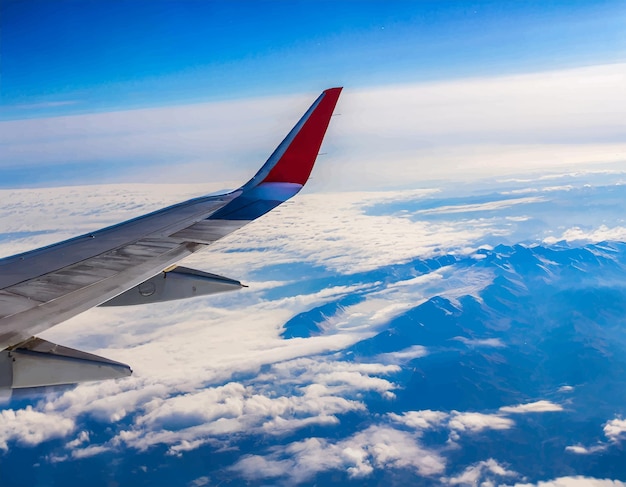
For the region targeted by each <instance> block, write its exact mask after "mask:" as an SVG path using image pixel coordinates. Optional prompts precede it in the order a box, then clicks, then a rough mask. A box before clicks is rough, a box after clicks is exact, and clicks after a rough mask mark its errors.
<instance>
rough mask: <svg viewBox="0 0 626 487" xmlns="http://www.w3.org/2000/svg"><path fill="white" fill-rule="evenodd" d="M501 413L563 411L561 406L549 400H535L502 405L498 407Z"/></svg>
mask: <svg viewBox="0 0 626 487" xmlns="http://www.w3.org/2000/svg"><path fill="white" fill-rule="evenodd" d="M500 411H501V412H503V413H512V414H525V413H547V412H556V411H563V406H561V405H560V404H554V403H553V402H550V401H545V400H542V401H535V402H529V403H526V404H518V405H517V406H503V407H501V408H500Z"/></svg>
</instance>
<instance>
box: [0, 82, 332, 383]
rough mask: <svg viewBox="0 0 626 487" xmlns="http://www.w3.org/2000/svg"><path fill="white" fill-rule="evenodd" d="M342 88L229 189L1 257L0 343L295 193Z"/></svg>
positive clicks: (100, 299) (123, 287) (158, 267)
mask: <svg viewBox="0 0 626 487" xmlns="http://www.w3.org/2000/svg"><path fill="white" fill-rule="evenodd" d="M340 93H341V88H331V89H329V90H326V91H324V92H323V93H322V94H321V95H320V96H319V97H318V98H317V100H315V102H314V103H313V105H311V107H310V108H309V110H308V111H307V112H306V113H305V114H304V116H303V117H302V118H301V119H300V121H299V122H298V123H297V124H296V125H295V126H294V128H293V129H292V130H291V132H289V134H288V135H287V137H285V139H284V140H283V141H282V142H281V144H280V145H279V146H278V147H277V148H276V150H275V151H274V152H273V153H272V155H271V156H270V157H269V159H268V160H267V162H266V163H265V164H264V165H263V166H262V167H261V169H260V170H259V171H258V172H257V174H256V175H255V176H254V177H253V178H252V179H251V180H250V181H248V182H247V183H246V184H244V185H243V186H242V187H241V188H239V189H237V190H235V191H233V192H231V193H227V194H223V195H217V196H204V197H200V198H195V199H192V200H189V201H185V202H183V203H179V204H177V205H173V206H170V207H168V208H164V209H162V210H158V211H156V212H153V213H150V214H148V215H144V216H141V217H138V218H135V219H133V220H129V221H126V222H124V223H120V224H118V225H114V226H112V227H108V228H105V229H102V230H99V231H97V232H93V233H90V234H87V235H82V236H80V237H76V238H73V239H70V240H66V241H64V242H60V243H57V244H54V245H50V246H48V247H44V248H41V249H36V250H33V251H29V252H25V253H22V254H18V255H15V256H12V257H7V258H4V259H0V350H5V349H10V351H6V350H5V352H3V353H11V351H12V352H13V353H15V352H19V350H20V344H23V343H25V342H27V341H29V343H32V342H30V340H31V338H32V337H33V336H34V335H35V334H37V333H40V332H42V331H44V330H46V329H48V328H50V327H52V326H54V325H56V324H58V323H61V322H63V321H65V320H67V319H69V318H71V317H73V316H75V315H77V314H79V313H81V312H83V311H86V310H87V309H90V308H92V307H94V306H98V305H101V304H103V303H106V302H108V301H110V300H112V299H113V298H115V297H116V296H118V295H121V294H122V293H125V292H130V290H132V289H133V288H135V287H138V286H140V285H141V284H142V283H145V282H146V281H149V280H150V279H151V278H154V277H155V276H158V275H159V274H160V273H161V272H162V271H163V270H164V269H168V268H171V267H172V266H175V264H176V263H177V262H179V261H180V260H182V259H184V258H185V257H187V256H189V255H191V254H192V253H194V252H196V251H198V250H201V249H203V248H206V247H207V246H208V245H210V244H211V243H213V242H215V241H216V240H219V239H220V238H222V237H224V236H226V235H228V234H229V233H231V232H233V231H235V230H237V229H239V228H241V227H242V226H244V225H245V224H247V223H248V222H250V221H252V220H254V219H256V218H258V217H260V216H262V215H263V214H265V213H267V212H268V211H270V210H272V209H273V208H275V207H276V206H278V205H280V204H281V203H282V202H284V201H286V200H287V199H289V198H291V197H292V196H294V195H295V194H296V193H298V191H300V189H301V188H302V187H303V185H304V184H305V183H306V181H307V180H308V178H309V175H310V173H311V170H312V169H313V165H314V163H315V160H316V158H317V155H318V152H319V148H320V146H321V144H322V141H323V138H324V135H325V133H326V130H327V128H328V125H329V123H330V118H331V116H332V113H333V111H334V108H335V105H336V103H337V100H338V98H339V95H340ZM194 276H195V277H194V278H197V275H194ZM213 277H214V278H215V277H217V278H221V277H220V276H213ZM221 279H225V278H221ZM233 282H237V281H233ZM237 283H238V282H237ZM238 284H239V283H238ZM237 287H241V286H231V287H230V288H237ZM144 289H145V287H144ZM216 292H217V291H216ZM173 294H174V295H177V293H176V292H173ZM178 294H180V293H178ZM31 355H32V354H31ZM55 359H58V357H55ZM103 360H105V359H103ZM99 378H101V377H98V379H99ZM1 382H2V380H1V379H0V383H1ZM71 382H74V381H73V380H72V381H71ZM56 383H59V382H58V381H57V382H56ZM0 386H1V384H0Z"/></svg>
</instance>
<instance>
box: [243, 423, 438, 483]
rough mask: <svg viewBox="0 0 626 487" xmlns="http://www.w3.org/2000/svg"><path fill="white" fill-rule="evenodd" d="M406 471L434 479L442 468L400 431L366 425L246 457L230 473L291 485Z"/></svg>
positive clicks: (433, 456) (432, 454)
mask: <svg viewBox="0 0 626 487" xmlns="http://www.w3.org/2000/svg"><path fill="white" fill-rule="evenodd" d="M394 468H399V469H410V470H413V471H414V472H415V473H416V474H418V475H420V476H426V477H429V476H434V475H437V474H440V473H442V472H443V471H444V469H445V460H444V458H443V457H441V456H440V455H439V454H438V453H436V452H434V451H432V450H429V449H427V448H425V447H423V446H422V445H420V444H419V443H418V442H417V440H416V438H415V437H414V436H412V435H410V434H408V433H406V432H404V431H399V430H396V429H393V428H389V427H387V426H370V427H369V428H367V429H365V430H363V431H360V432H358V433H355V434H354V435H352V436H350V437H348V438H346V439H343V440H339V441H334V442H333V441H329V440H326V439H321V438H309V439H307V440H304V441H300V442H295V443H291V444H289V445H287V447H286V448H285V449H284V453H283V451H276V452H274V453H272V454H269V455H266V456H263V455H249V456H246V457H244V458H242V459H241V460H239V461H238V462H237V463H236V464H235V465H234V466H233V470H235V471H236V472H238V473H239V474H241V475H243V476H244V477H245V478H248V479H258V478H279V477H287V478H289V479H290V481H291V482H292V483H301V482H306V481H309V480H310V479H311V478H312V477H313V476H315V475H316V474H318V473H320V472H326V471H331V470H342V471H344V472H345V473H346V474H347V475H348V476H349V477H352V478H360V477H367V476H369V475H371V474H372V473H373V472H374V471H375V470H379V469H380V470H382V469H394Z"/></svg>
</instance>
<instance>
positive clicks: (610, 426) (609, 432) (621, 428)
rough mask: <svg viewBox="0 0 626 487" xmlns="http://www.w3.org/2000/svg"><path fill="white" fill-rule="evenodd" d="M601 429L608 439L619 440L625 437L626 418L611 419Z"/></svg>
mask: <svg viewBox="0 0 626 487" xmlns="http://www.w3.org/2000/svg"><path fill="white" fill-rule="evenodd" d="M603 430H604V434H605V436H606V437H607V438H608V439H609V440H610V441H613V442H617V441H621V440H623V439H624V438H625V437H626V419H621V418H615V419H612V420H610V421H608V422H607V423H606V424H605V425H604V428H603Z"/></svg>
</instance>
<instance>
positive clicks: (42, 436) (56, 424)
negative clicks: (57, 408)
mask: <svg viewBox="0 0 626 487" xmlns="http://www.w3.org/2000/svg"><path fill="white" fill-rule="evenodd" d="M74 428H75V423H74V420H72V419H70V418H65V417H63V416H61V415H59V414H46V413H42V412H40V411H36V410H35V409H33V408H32V406H26V408H24V409H19V410H17V411H15V410H13V409H5V410H3V411H0V449H1V450H5V451H7V450H8V449H9V443H10V442H12V441H15V442H17V443H19V444H20V445H23V446H35V445H38V444H40V443H42V442H44V441H48V440H51V439H54V438H63V437H65V436H67V435H69V434H70V433H72V431H74Z"/></svg>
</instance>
